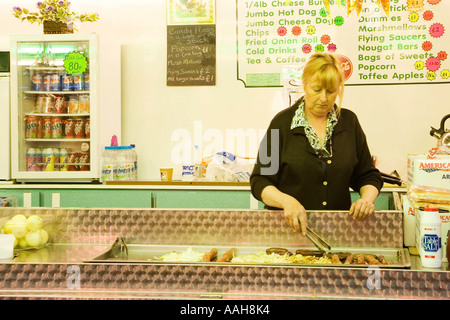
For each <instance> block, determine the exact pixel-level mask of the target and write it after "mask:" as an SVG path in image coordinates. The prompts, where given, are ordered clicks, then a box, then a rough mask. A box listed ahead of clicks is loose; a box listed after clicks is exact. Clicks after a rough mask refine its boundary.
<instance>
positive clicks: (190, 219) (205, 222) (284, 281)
mask: <svg viewBox="0 0 450 320" xmlns="http://www.w3.org/2000/svg"><path fill="white" fill-rule="evenodd" d="M16 210H19V211H20V210H21V209H16ZM23 210H27V209H23ZM28 210H30V209H28ZM34 210H36V212H33V213H35V214H51V215H54V217H55V224H54V230H53V234H52V238H53V244H51V245H49V246H47V247H45V248H42V249H38V250H30V251H22V252H20V254H19V256H17V257H16V258H14V259H13V260H12V261H3V262H0V298H7V299H12V298H23V297H27V298H31V299H47V298H63V299H77V298H88V299H89V298H92V299H99V298H102V299H117V298H120V299H125V298H130V299H143V298H144V299H160V298H165V299H173V298H175V299H205V298H206V299H317V298H319V299H449V298H450V272H449V271H448V269H447V266H445V267H444V268H441V269H440V270H434V269H423V268H421V266H420V261H419V260H418V259H417V257H415V256H411V257H410V260H411V267H410V268H407V269H391V268H385V269H381V268H377V267H376V266H368V267H367V268H360V267H359V268H356V267H348V268H338V267H334V266H333V265H330V266H320V267H318V266H314V265H311V266H296V265H283V266H276V265H233V264H231V263H227V264H225V263H222V264H214V263H211V264H202V263H199V264H192V263H191V264H189V263H167V264H166V263H142V264H140V263H134V264H130V263H108V264H105V263H84V262H83V261H86V260H88V259H90V258H92V257H93V256H95V255H97V254H99V253H100V252H102V251H104V250H106V249H108V248H109V247H110V246H111V244H112V243H113V242H114V240H115V238H116V237H117V236H124V237H126V238H127V239H128V240H129V242H130V243H151V244H157V245H170V244H172V245H192V246H196V245H197V246H199V245H213V244H214V245H226V246H230V247H231V246H267V247H273V246H277V247H302V248H311V244H310V243H309V242H308V240H306V239H305V238H303V237H299V235H298V234H296V233H295V232H293V231H292V230H290V228H289V227H287V226H286V224H285V222H284V217H283V216H282V214H280V212H274V211H264V210H254V211H252V210H231V211H230V210H157V209H146V210H131V209H123V210H116V209H114V210H108V209H95V210H93V209H89V210H88V209H86V210H83V209H50V208H44V209H42V208H39V209H34ZM39 210H41V211H39ZM28 212H29V211H28ZM5 213H6V212H5V211H0V214H5ZM10 213H11V212H10V211H9V212H8V214H10ZM14 213H17V211H14ZM399 218H400V220H399ZM398 221H400V223H399V222H398ZM309 224H310V226H311V227H313V228H314V229H316V230H321V231H322V232H321V233H322V236H324V237H325V238H326V239H328V240H329V242H331V244H332V247H361V248H364V247H366V248H368V247H372V248H373V247H377V248H395V247H398V246H399V245H400V246H401V243H402V223H401V212H396V211H393V212H377V213H376V214H375V215H374V216H372V217H371V218H370V219H368V220H366V221H363V222H354V221H352V220H351V219H349V218H348V216H347V215H346V214H345V213H343V212H310V213H309ZM330 226H331V227H330Z"/></svg>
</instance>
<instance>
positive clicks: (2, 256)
mask: <svg viewBox="0 0 450 320" xmlns="http://www.w3.org/2000/svg"><path fill="white" fill-rule="evenodd" d="M15 240H16V237H14V235H12V234H0V260H6V259H11V258H12V257H13V254H14V241H15Z"/></svg>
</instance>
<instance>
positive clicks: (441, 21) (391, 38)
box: [236, 0, 450, 87]
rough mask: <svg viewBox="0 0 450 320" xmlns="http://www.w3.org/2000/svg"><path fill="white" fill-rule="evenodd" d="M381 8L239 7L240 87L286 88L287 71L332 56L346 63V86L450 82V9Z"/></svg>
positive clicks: (311, 1) (310, 1)
mask: <svg viewBox="0 0 450 320" xmlns="http://www.w3.org/2000/svg"><path fill="white" fill-rule="evenodd" d="M377 2H378V1H376V0H364V1H363V5H362V7H361V8H360V10H359V11H358V10H356V11H355V10H353V11H350V12H348V11H347V3H354V1H344V0H335V1H322V0H304V1H301V0H298V1H292V0H291V1H289V0H288V1H284V0H283V1H271V0H261V1H250V0H236V4H237V5H236V8H237V9H236V10H237V14H236V18H237V28H236V32H237V64H238V77H237V78H238V80H240V81H242V82H243V83H244V84H245V86H246V87H261V86H281V85H282V83H283V79H282V71H281V70H282V69H283V67H286V66H287V65H290V66H292V65H304V64H305V63H306V62H307V61H308V59H309V57H310V56H311V55H312V54H314V53H315V52H333V53H336V54H340V55H341V56H344V57H346V58H347V61H346V63H347V64H346V65H345V66H344V67H345V68H347V70H345V69H344V70H345V71H347V72H349V74H347V76H348V80H347V82H346V85H373V84H403V83H405V84H412V83H420V84H436V83H449V82H450V61H449V59H448V53H449V51H450V37H449V35H448V31H446V28H447V26H446V22H447V21H450V2H449V1H438V0H391V1H390V2H389V9H390V10H389V11H385V10H383V9H382V8H381V7H380V6H379V5H378V3H377ZM324 3H327V7H325V6H324ZM328 3H329V6H328ZM350 71H351V72H350Z"/></svg>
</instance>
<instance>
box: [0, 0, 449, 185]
mask: <svg viewBox="0 0 450 320" xmlns="http://www.w3.org/2000/svg"><path fill="white" fill-rule="evenodd" d="M36 2H37V1H35V0H14V1H9V0H7V1H5V0H2V1H1V2H0V50H1V49H3V50H8V49H9V36H10V35H11V34H36V33H42V26H37V25H30V24H29V23H27V22H23V23H21V22H20V21H19V20H17V19H15V18H14V17H13V16H12V14H11V12H12V7H13V6H20V7H25V8H28V9H34V8H33V7H34V6H35V3H36ZM165 6H166V1H164V0H151V1H149V0H128V1H124V0H97V1H92V0H73V1H72V8H73V10H75V11H79V12H98V13H99V15H100V17H101V19H100V21H99V22H96V23H83V24H78V27H79V32H80V33H91V32H96V33H98V34H99V35H100V37H102V36H103V37H111V38H114V39H115V40H116V41H119V42H120V43H121V44H122V70H121V71H122V128H121V132H122V138H121V143H122V144H123V145H127V144H130V143H134V144H136V146H137V150H138V153H139V165H140V168H139V170H140V171H139V175H140V179H142V180H155V179H159V167H162V166H172V165H173V161H172V156H171V153H172V151H173V150H174V149H175V150H176V148H177V146H179V144H180V140H177V141H172V140H171V137H172V134H177V133H182V132H188V133H190V135H191V137H192V139H193V138H194V123H195V121H200V122H201V129H202V132H201V133H200V136H203V138H206V135H208V134H210V133H221V134H222V136H223V137H225V136H226V133H227V132H228V133H233V132H237V131H236V130H238V129H242V130H244V131H247V130H248V131H247V132H252V133H255V134H257V136H258V139H260V138H262V136H261V132H263V131H264V130H265V129H266V127H267V125H268V123H269V121H270V120H271V118H272V117H273V115H274V113H275V112H276V111H278V110H280V109H282V108H283V107H284V105H283V104H282V100H281V99H279V96H280V93H282V92H283V91H282V90H280V89H279V88H244V85H243V83H242V82H241V81H238V80H237V75H236V73H237V68H236V28H235V26H236V21H235V19H236V2H235V0H217V4H216V26H217V31H216V33H217V34H216V41H217V47H216V60H217V65H216V79H217V80H216V85H215V86H205V87H167V86H166V7H165ZM449 89H450V87H449V86H447V85H412V86H408V85H395V86H358V87H347V88H346V92H345V98H344V107H347V108H349V109H352V110H353V111H355V112H356V113H357V114H358V116H359V119H360V121H361V123H362V125H363V128H364V130H365V132H366V135H367V138H368V141H369V147H370V149H371V151H372V153H373V154H374V155H376V156H377V157H378V160H379V163H392V162H390V161H391V159H394V160H397V159H399V160H400V163H402V161H405V164H406V157H407V154H409V153H425V152H426V151H428V150H429V149H430V148H431V147H434V146H435V145H436V143H437V140H436V139H434V138H432V137H431V136H430V135H429V130H430V125H432V126H434V127H438V126H439V123H440V120H441V118H442V117H443V116H444V115H446V114H448V113H450V107H449V104H448V103H449V101H450V90H449ZM448 126H449V127H450V124H448ZM197 128H198V126H197ZM183 130H184V131H183ZM233 130H234V131H233ZM196 136H199V135H196ZM229 140H230V139H225V138H224V139H223V141H222V143H223V145H224V146H225V145H226V144H227V143H229V142H230V141H229ZM215 141H217V140H215ZM249 141H251V139H246V140H245V143H246V145H247V147H246V152H245V153H247V154H245V155H250V156H254V153H255V152H256V150H257V145H255V144H254V143H251V145H250V146H249V144H250V143H249ZM203 147H204V148H207V147H208V148H209V149H212V147H211V141H209V142H208V141H203ZM217 151H222V150H217ZM226 151H230V152H236V153H238V152H237V151H236V150H230V149H227V150H226ZM241 153H242V152H241ZM239 155H243V156H244V154H239ZM397 162H398V161H397ZM395 169H397V170H398V171H404V170H405V169H406V168H403V167H401V168H395Z"/></svg>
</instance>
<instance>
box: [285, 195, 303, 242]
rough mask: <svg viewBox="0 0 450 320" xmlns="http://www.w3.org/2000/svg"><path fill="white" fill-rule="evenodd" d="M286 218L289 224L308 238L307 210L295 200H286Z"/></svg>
mask: <svg viewBox="0 0 450 320" xmlns="http://www.w3.org/2000/svg"><path fill="white" fill-rule="evenodd" d="M283 209H284V217H285V218H286V221H287V222H288V224H289V225H290V226H291V227H292V228H293V229H294V230H295V231H297V232H301V233H302V234H303V235H304V236H306V226H307V225H308V222H307V219H306V210H305V208H304V207H303V206H302V205H301V204H300V202H298V201H297V199H295V198H291V199H288V200H286V202H285V204H284V207H283Z"/></svg>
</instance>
